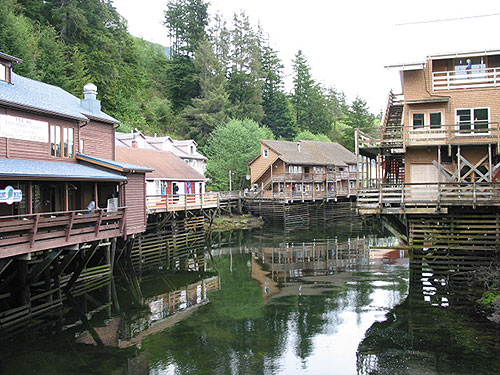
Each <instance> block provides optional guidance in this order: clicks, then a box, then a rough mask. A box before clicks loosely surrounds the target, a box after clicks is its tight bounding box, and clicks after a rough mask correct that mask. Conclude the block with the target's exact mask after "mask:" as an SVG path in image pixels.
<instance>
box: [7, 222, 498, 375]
mask: <svg viewBox="0 0 500 375" xmlns="http://www.w3.org/2000/svg"><path fill="white" fill-rule="evenodd" d="M396 245H397V241H396V240H395V239H394V238H392V237H390V235H388V234H387V233H385V232H384V231H383V230H382V229H381V228H379V227H378V224H377V223H376V222H356V223H347V224H343V225H341V224H339V225H336V226H331V227H324V226H323V227H315V228H301V229H297V230H294V231H284V230H283V228H280V227H273V226H269V225H266V226H265V227H264V228H262V229H259V230H254V231H234V232H226V233H214V234H212V236H211V237H210V241H209V247H210V249H211V251H210V255H207V256H206V266H205V267H204V269H203V270H197V271H190V272H177V273H171V272H168V271H166V270H162V269H156V270H151V271H141V272H137V271H136V270H134V269H133V268H132V266H131V265H130V264H127V262H124V263H123V264H121V265H120V266H118V267H116V268H115V276H114V278H113V279H112V280H111V281H110V282H109V283H108V284H106V285H105V286H103V287H101V288H98V289H97V290H94V291H92V292H91V293H89V294H86V295H80V296H75V297H74V298H73V299H72V300H71V301H67V302H66V303H65V305H64V307H63V308H62V309H61V310H59V311H58V312H56V313H54V314H53V315H52V316H51V317H50V318H49V319H45V320H40V321H37V322H31V324H30V325H27V326H26V327H25V328H24V330H21V331H20V332H17V333H16V334H12V335H3V337H2V338H1V341H0V374H13V375H14V374H74V375H80V374H113V375H115V374H116V375H118V374H137V375H142V374H158V375H160V374H162V375H163V374H498V366H497V365H496V364H495V362H497V361H498V358H499V355H500V335H499V330H498V328H497V327H495V326H494V325H492V324H490V322H489V321H488V320H487V319H486V318H484V317H482V316H480V315H478V314H477V313H476V312H475V311H474V305H473V304H471V303H470V300H469V298H468V297H467V293H469V292H470V290H462V289H460V288H458V289H457V288H456V287H455V288H451V287H450V286H449V285H448V284H447V283H446V282H445V281H442V282H440V283H430V282H428V281H425V280H424V281H422V278H414V277H410V271H409V266H408V257H407V254H406V253H405V252H403V251H399V250H391V249H388V247H395V246H396ZM380 247H385V249H382V250H381V249H380Z"/></svg>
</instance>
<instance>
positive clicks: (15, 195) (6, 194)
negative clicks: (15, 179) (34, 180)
mask: <svg viewBox="0 0 500 375" xmlns="http://www.w3.org/2000/svg"><path fill="white" fill-rule="evenodd" d="M22 200H23V192H22V191H21V190H20V189H14V188H13V187H12V186H10V185H9V186H7V187H5V189H0V203H7V204H12V203H17V202H21V201H22Z"/></svg>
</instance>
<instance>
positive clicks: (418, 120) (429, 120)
mask: <svg viewBox="0 0 500 375" xmlns="http://www.w3.org/2000/svg"><path fill="white" fill-rule="evenodd" d="M411 120H412V126H413V130H423V129H424V128H425V129H426V130H429V129H431V130H432V129H441V125H442V124H443V112H442V111H439V112H430V111H425V112H413V113H411Z"/></svg>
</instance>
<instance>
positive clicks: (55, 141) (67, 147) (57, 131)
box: [49, 125, 75, 158]
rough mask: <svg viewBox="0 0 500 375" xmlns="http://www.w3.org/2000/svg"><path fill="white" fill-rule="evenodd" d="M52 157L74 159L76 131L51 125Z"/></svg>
mask: <svg viewBox="0 0 500 375" xmlns="http://www.w3.org/2000/svg"><path fill="white" fill-rule="evenodd" d="M49 136H50V156H55V157H57V158H72V157H73V156H74V153H75V152H74V151H75V146H74V140H75V130H74V129H73V128H66V127H64V126H59V125H50V132H49Z"/></svg>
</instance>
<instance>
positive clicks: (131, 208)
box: [125, 173, 146, 234]
mask: <svg viewBox="0 0 500 375" xmlns="http://www.w3.org/2000/svg"><path fill="white" fill-rule="evenodd" d="M126 177H127V178H128V183H127V184H125V206H126V207H127V211H126V220H127V221H126V223H127V224H126V225H127V234H133V233H140V232H144V230H145V229H146V178H145V174H144V173H129V174H127V175H126Z"/></svg>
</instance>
